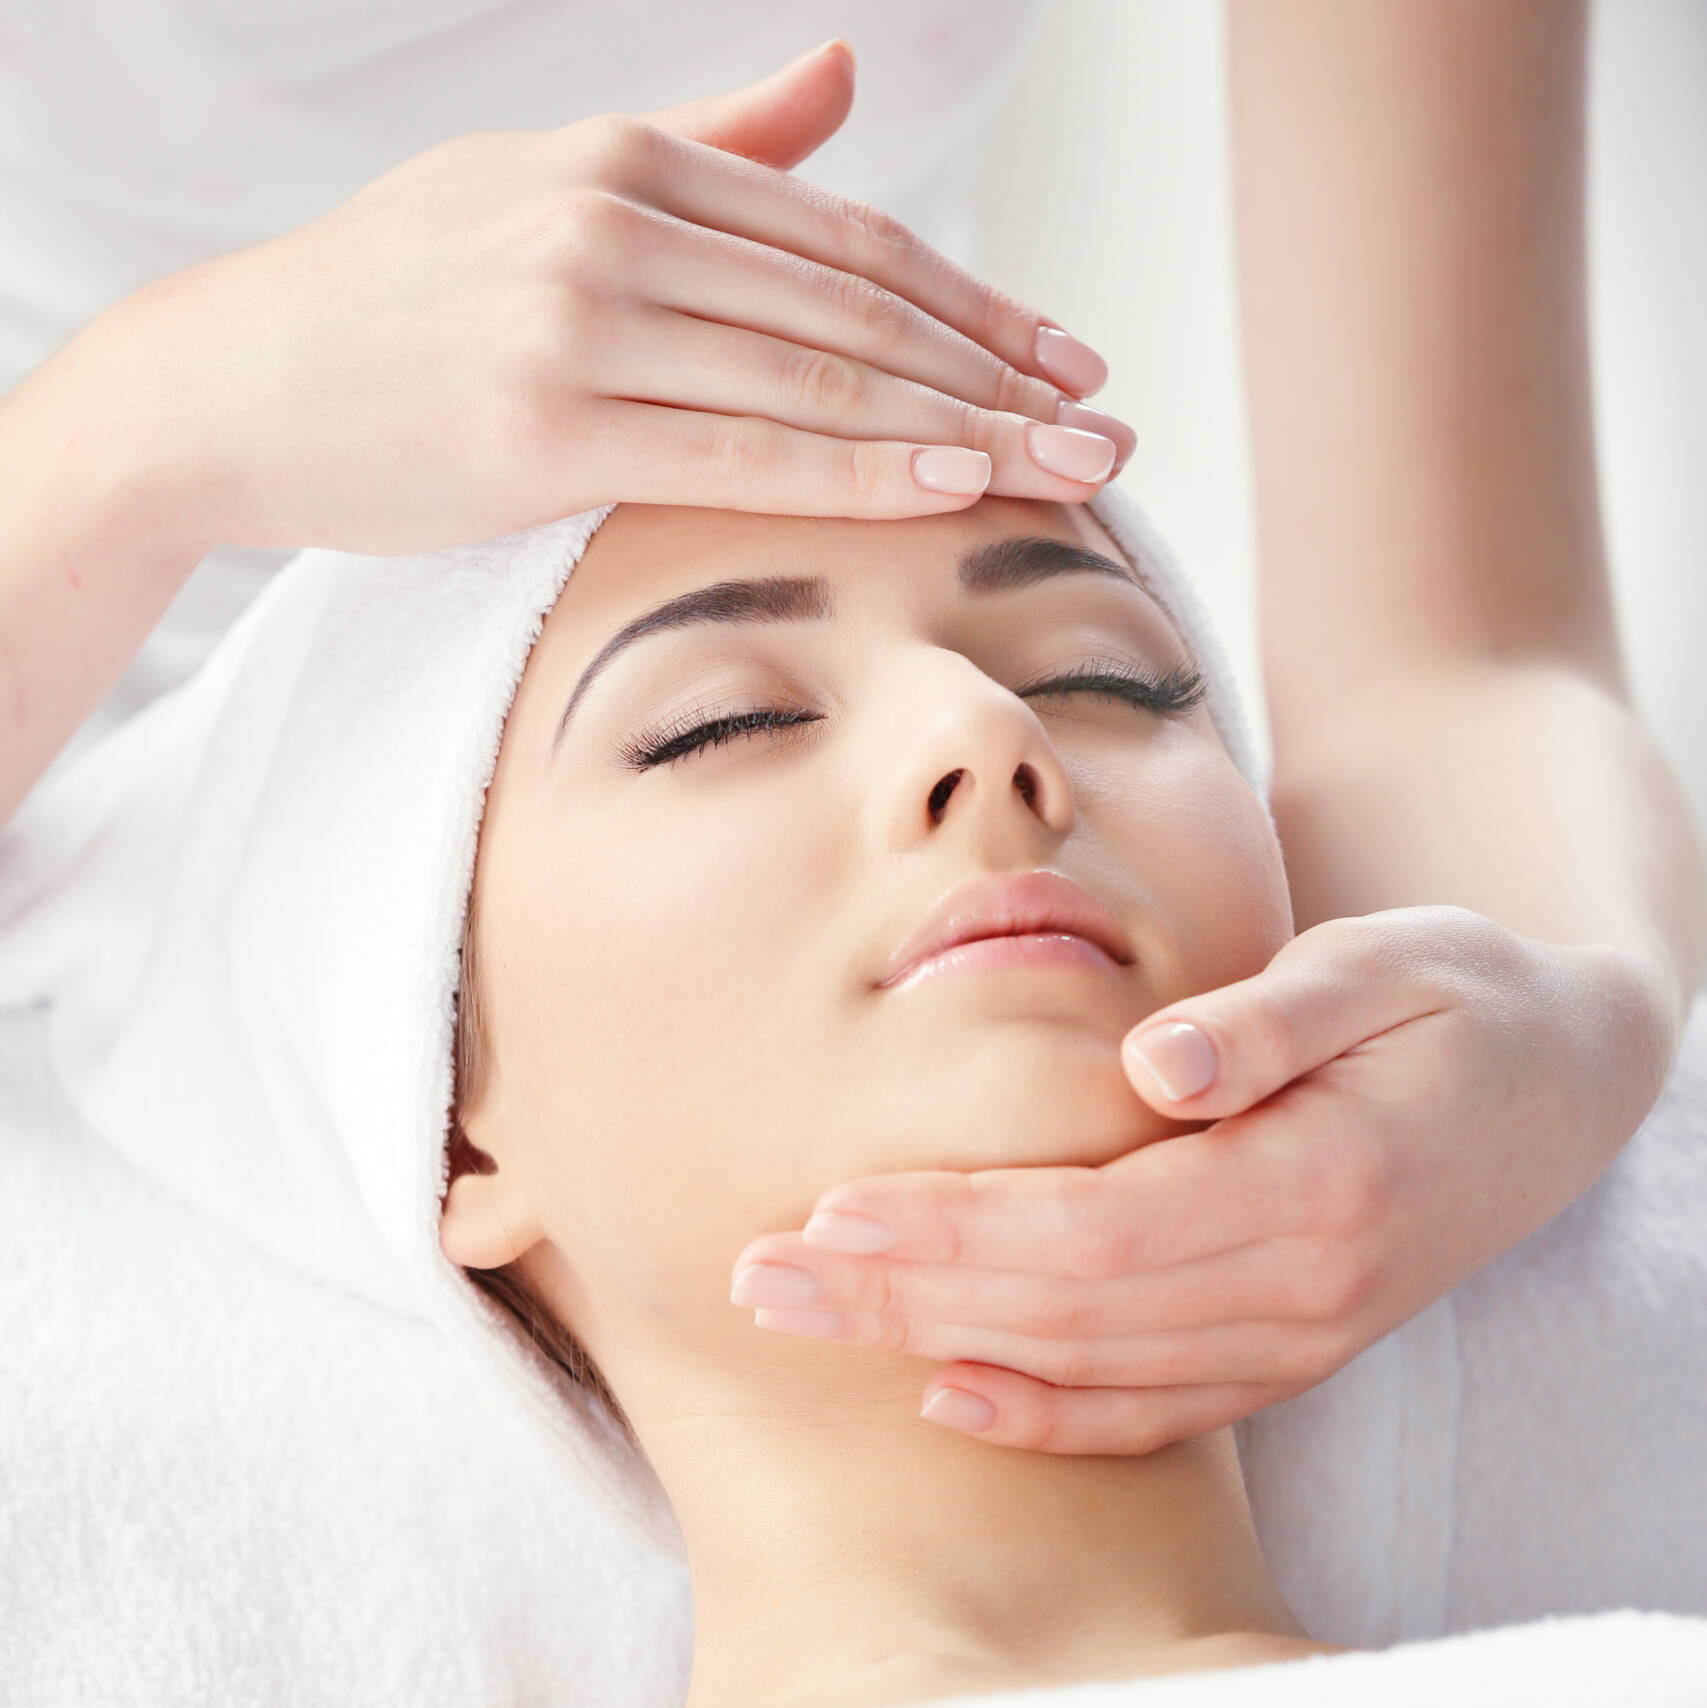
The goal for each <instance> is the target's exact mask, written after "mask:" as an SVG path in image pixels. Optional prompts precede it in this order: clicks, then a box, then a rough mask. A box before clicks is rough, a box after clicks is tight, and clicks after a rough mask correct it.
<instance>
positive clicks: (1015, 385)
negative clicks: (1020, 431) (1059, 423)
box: [984, 335, 1061, 423]
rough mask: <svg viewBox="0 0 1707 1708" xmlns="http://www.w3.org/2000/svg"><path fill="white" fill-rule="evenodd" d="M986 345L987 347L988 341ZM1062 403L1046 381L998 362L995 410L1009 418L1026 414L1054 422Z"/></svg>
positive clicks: (1028, 416)
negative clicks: (1002, 412)
mask: <svg viewBox="0 0 1707 1708" xmlns="http://www.w3.org/2000/svg"><path fill="white" fill-rule="evenodd" d="M992 336H993V335H992ZM984 342H985V343H986V347H988V345H989V340H988V339H986V340H984ZM1060 403H1061V393H1060V392H1059V391H1057V390H1056V389H1055V387H1054V386H1052V385H1050V384H1049V382H1048V381H1047V380H1034V379H1033V378H1032V377H1031V375H1030V374H1022V373H1021V372H1020V371H1019V369H1018V368H1010V367H1009V366H1008V364H1007V363H1006V362H998V363H997V366H996V384H995V401H994V403H993V404H992V405H991V407H992V408H994V409H999V410H1002V411H1004V412H1006V413H1007V414H1010V415H1023V416H1024V417H1025V418H1026V420H1028V421H1047V422H1050V423H1053V422H1054V420H1055V416H1056V412H1057V410H1058V409H1059V407H1060Z"/></svg>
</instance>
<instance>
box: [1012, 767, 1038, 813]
mask: <svg viewBox="0 0 1707 1708" xmlns="http://www.w3.org/2000/svg"><path fill="white" fill-rule="evenodd" d="M1014 787H1015V788H1016V789H1018V790H1019V798H1020V799H1021V800H1022V801H1024V802H1025V804H1026V805H1027V806H1028V807H1029V806H1034V805H1035V804H1036V802H1037V773H1036V772H1035V771H1033V770H1032V768H1031V767H1030V766H1029V765H1022V766H1020V768H1019V769H1018V770H1017V771H1016V772H1014Z"/></svg>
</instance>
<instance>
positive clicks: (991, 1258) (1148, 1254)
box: [801, 1087, 1375, 1281]
mask: <svg viewBox="0 0 1707 1708" xmlns="http://www.w3.org/2000/svg"><path fill="white" fill-rule="evenodd" d="M1303 1090H1304V1088H1302V1087H1301V1088H1299V1092H1300V1093H1302V1092H1303ZM1293 1102H1295V1103H1296V1104H1297V1105H1298V1107H1296V1108H1293V1107H1292V1106H1291V1105H1290V1104H1289V1105H1288V1107H1287V1108H1286V1109H1284V1110H1282V1109H1280V1108H1277V1107H1274V1106H1270V1107H1268V1108H1265V1109H1263V1110H1261V1111H1255V1112H1253V1113H1252V1114H1251V1115H1249V1116H1235V1117H1233V1118H1231V1119H1229V1120H1226V1121H1222V1122H1220V1123H1219V1124H1218V1125H1216V1126H1214V1127H1210V1128H1208V1129H1206V1130H1205V1131H1203V1132H1200V1133H1184V1134H1180V1135H1178V1136H1177V1137H1174V1138H1169V1139H1162V1140H1159V1141H1157V1142H1156V1143H1155V1144H1151V1145H1146V1146H1144V1147H1143V1148H1142V1149H1141V1150H1137V1151H1133V1152H1131V1153H1130V1154H1129V1155H1127V1156H1123V1157H1118V1158H1116V1160H1115V1161H1113V1162H1111V1163H1106V1164H1104V1165H1103V1166H1102V1167H1100V1168H1079V1167H1048V1168H989V1169H978V1170H974V1171H971V1172H961V1171H959V1170H955V1169H921V1170H918V1171H917V1172H913V1173H906V1174H878V1175H871V1176H869V1177H867V1178H866V1179H864V1180H856V1181H845V1182H843V1183H841V1184H839V1185H837V1186H833V1187H831V1188H830V1189H829V1190H828V1191H827V1192H825V1193H824V1194H823V1196H822V1197H820V1198H819V1200H818V1202H817V1204H816V1205H815V1206H814V1210H813V1214H812V1216H811V1218H810V1219H809V1220H808V1221H807V1224H806V1226H805V1228H804V1229H803V1230H802V1232H801V1238H802V1240H804V1242H805V1243H806V1244H807V1245H808V1246H812V1247H815V1248H817V1249H820V1250H829V1251H835V1250H839V1251H844V1252H854V1253H859V1254H862V1255H872V1254H877V1253H881V1254H882V1255H884V1256H887V1257H890V1258H892V1259H894V1258H904V1259H906V1260H908V1261H910V1262H914V1263H948V1264H971V1265H976V1266H978V1267H981V1268H985V1269H1017V1270H1025V1271H1030V1272H1033V1273H1035V1274H1039V1275H1056V1276H1064V1277H1068V1278H1070V1279H1074V1280H1081V1281H1094V1280H1107V1279H1112V1278H1114V1277H1117V1276H1121V1275H1129V1274H1131V1273H1133V1272H1134V1271H1135V1270H1141V1269H1160V1268H1163V1267H1165V1266H1168V1265H1172V1264H1178V1263H1191V1262H1194V1261H1196V1260H1198V1259H1200V1258H1206V1257H1212V1256H1214V1255H1215V1254H1216V1253H1218V1252H1227V1251H1233V1250H1236V1249H1237V1248H1239V1247H1240V1246H1245V1245H1250V1244H1251V1243H1253V1242H1254V1241H1257V1240H1264V1239H1270V1238H1280V1237H1284V1236H1286V1235H1291V1234H1303V1233H1309V1232H1311V1231H1312V1230H1314V1229H1315V1228H1316V1226H1317V1223H1318V1222H1319V1221H1320V1220H1321V1219H1322V1215H1323V1213H1324V1205H1323V1198H1322V1194H1323V1191H1324V1190H1325V1186H1326V1183H1325V1179H1324V1177H1325V1176H1326V1175H1327V1174H1328V1172H1329V1170H1330V1168H1331V1167H1332V1165H1333V1164H1334V1163H1335V1161H1336V1159H1337V1151H1336V1147H1335V1142H1334V1135H1335V1132H1336V1130H1337V1127H1338V1125H1339V1123H1340V1122H1341V1121H1343V1120H1344V1119H1345V1112H1344V1111H1343V1109H1342V1110H1341V1111H1340V1113H1339V1114H1338V1115H1336V1114H1335V1106H1334V1103H1333V1100H1332V1099H1331V1098H1328V1097H1323V1096H1313V1097H1305V1096H1303V1095H1299V1096H1297V1097H1295V1098H1293ZM1359 1112H1361V1106H1359ZM1365 1148H1366V1149H1374V1148H1375V1147H1373V1146H1367V1147H1365ZM873 1225H875V1227H876V1228H877V1229H880V1230H882V1234H881V1235H879V1234H872V1235H871V1236H870V1237H868V1229H870V1228H871V1227H872V1226H873ZM880 1239H881V1240H882V1243H879V1241H880Z"/></svg>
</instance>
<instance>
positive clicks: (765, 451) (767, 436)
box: [705, 415, 779, 488]
mask: <svg viewBox="0 0 1707 1708" xmlns="http://www.w3.org/2000/svg"><path fill="white" fill-rule="evenodd" d="M778 451H779V447H778V442H777V431H776V428H775V427H774V426H773V425H772V424H771V423H770V422H768V421H765V420H761V419H760V418H759V417H758V416H754V415H743V416H738V417H735V418H734V419H732V420H723V421H718V422H716V423H714V424H713V431H712V432H711V433H710V435H709V438H708V440H707V443H706V449H705V461H706V463H707V465H708V473H709V474H710V475H711V477H712V478H713V479H714V480H715V481H717V482H719V483H720V484H723V485H727V486H732V487H736V488H741V487H750V486H753V485H755V484H757V483H758V482H760V481H762V480H764V479H765V478H766V477H767V476H769V475H770V474H772V473H773V472H774V470H775V468H776V465H777V458H778Z"/></svg>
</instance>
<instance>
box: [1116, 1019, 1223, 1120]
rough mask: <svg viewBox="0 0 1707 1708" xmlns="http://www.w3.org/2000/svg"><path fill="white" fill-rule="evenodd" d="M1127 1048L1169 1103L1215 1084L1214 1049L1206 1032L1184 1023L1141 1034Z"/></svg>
mask: <svg viewBox="0 0 1707 1708" xmlns="http://www.w3.org/2000/svg"><path fill="white" fill-rule="evenodd" d="M1127 1048H1128V1049H1129V1050H1131V1052H1132V1053H1133V1055H1135V1056H1136V1057H1137V1058H1138V1059H1139V1061H1141V1062H1142V1063H1143V1064H1144V1066H1145V1067H1147V1068H1148V1069H1149V1070H1150V1073H1151V1074H1152V1075H1153V1076H1154V1078H1155V1081H1156V1083H1157V1084H1158V1085H1159V1086H1160V1087H1161V1088H1162V1094H1163V1095H1164V1096H1165V1097H1166V1098H1167V1099H1168V1101H1169V1102H1171V1103H1179V1102H1181V1101H1182V1100H1183V1099H1185V1098H1187V1097H1195V1096H1196V1095H1197V1094H1198V1092H1200V1091H1202V1090H1203V1089H1204V1087H1205V1086H1208V1085H1212V1084H1214V1082H1215V1073H1216V1069H1217V1068H1218V1066H1219V1063H1218V1062H1217V1061H1216V1059H1215V1046H1214V1045H1213V1044H1212V1043H1210V1041H1209V1038H1208V1035H1207V1034H1206V1033H1203V1032H1200V1031H1198V1029H1197V1028H1196V1027H1195V1026H1188V1025H1187V1024H1186V1023H1185V1021H1183V1020H1176V1021H1174V1022H1173V1023H1172V1024H1170V1025H1167V1026H1158V1027H1157V1028H1156V1029H1155V1031H1153V1032H1145V1033H1142V1034H1141V1035H1140V1036H1138V1037H1136V1038H1134V1039H1133V1040H1132V1042H1131V1043H1130V1044H1128V1045H1127Z"/></svg>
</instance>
